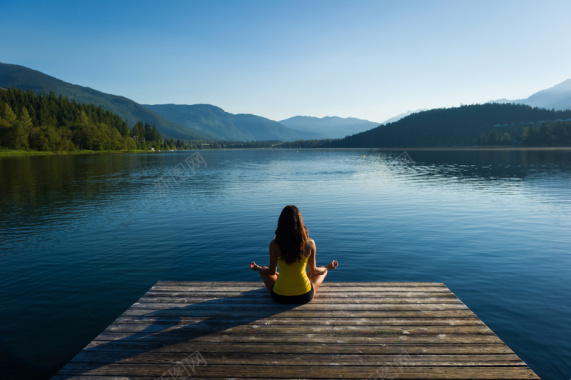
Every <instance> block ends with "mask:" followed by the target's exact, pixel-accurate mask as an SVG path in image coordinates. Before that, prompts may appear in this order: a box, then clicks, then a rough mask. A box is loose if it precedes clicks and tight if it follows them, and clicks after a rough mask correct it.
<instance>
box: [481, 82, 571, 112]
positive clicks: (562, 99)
mask: <svg viewBox="0 0 571 380" xmlns="http://www.w3.org/2000/svg"><path fill="white" fill-rule="evenodd" d="M491 103H499V104H505V103H516V104H526V105H528V106H532V107H540V108H547V109H555V110H558V111H564V110H568V109H571V79H567V80H566V81H565V82H562V83H559V84H558V85H556V86H553V87H551V88H548V89H546V90H542V91H539V92H536V93H535V94H533V95H531V96H530V97H529V98H527V99H516V100H508V99H497V100H493V101H491Z"/></svg>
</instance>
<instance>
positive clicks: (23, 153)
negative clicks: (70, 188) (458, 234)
mask: <svg viewBox="0 0 571 380" xmlns="http://www.w3.org/2000/svg"><path fill="white" fill-rule="evenodd" d="M204 150H298V151H299V150H304V151H307V150H323V151H350V150H354V151H365V150H368V151H371V150H375V151H389V152H403V151H411V152H413V151H571V146H536V147H507V146H465V147H396V148H395V147H393V148H279V147H268V148H207V149H192V151H204ZM178 151H181V152H182V151H185V150H178V149H177V150H175V152H178ZM187 151H188V150H187ZM104 153H113V154H121V153H154V154H156V153H159V154H160V153H170V151H167V150H164V151H155V152H152V151H149V150H103V151H99V150H78V151H69V152H68V151H62V152H50V151H14V150H12V151H1V150H0V157H15V156H53V155H81V154H104Z"/></svg>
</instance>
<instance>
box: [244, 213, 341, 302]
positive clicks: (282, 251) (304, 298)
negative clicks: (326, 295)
mask: <svg viewBox="0 0 571 380" xmlns="http://www.w3.org/2000/svg"><path fill="white" fill-rule="evenodd" d="M278 264H279V273H278V271H277V269H278ZM308 264H309V267H308V269H309V276H308V274H307V272H306V267H307V266H308ZM337 265H338V264H337V261H336V260H333V261H332V262H331V263H330V264H328V265H326V266H324V267H317V265H316V264H315V242H314V241H313V239H310V238H309V232H308V230H307V228H306V227H305V225H304V224H303V218H302V217H301V213H300V212H299V209H298V208H297V207H295V206H286V207H284V209H283V210H282V213H281V214H280V217H279V219H278V228H277V230H276V236H275V238H274V240H272V242H271V243H270V266H269V267H267V266H263V267H261V266H259V265H257V264H256V263H255V262H253V261H252V262H251V263H250V268H251V269H252V270H257V271H258V272H260V276H261V277H262V280H263V281H264V284H265V285H266V287H267V288H268V290H269V291H270V293H271V295H272V298H273V300H274V301H276V302H278V303H285V304H304V303H307V302H309V301H311V300H312V299H313V295H314V294H315V292H317V289H318V288H319V285H321V283H322V282H323V280H324V279H325V276H326V275H327V270H328V269H335V268H337Z"/></svg>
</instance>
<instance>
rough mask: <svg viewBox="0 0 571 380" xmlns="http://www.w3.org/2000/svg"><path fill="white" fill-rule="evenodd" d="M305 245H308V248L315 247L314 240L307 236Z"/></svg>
mask: <svg viewBox="0 0 571 380" xmlns="http://www.w3.org/2000/svg"><path fill="white" fill-rule="evenodd" d="M305 245H307V246H309V247H310V248H315V240H313V239H312V238H309V239H307V241H306V242H305Z"/></svg>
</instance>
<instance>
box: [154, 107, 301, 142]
mask: <svg viewBox="0 0 571 380" xmlns="http://www.w3.org/2000/svg"><path fill="white" fill-rule="evenodd" d="M145 107H148V108H149V109H151V110H153V111H155V112H157V113H158V114H160V115H162V116H164V117H166V118H167V119H170V120H173V121H175V122H177V123H179V124H182V125H184V126H187V127H189V128H193V129H196V130H198V131H201V132H203V133H207V134H209V135H212V136H214V137H216V138H219V139H222V140H234V141H259V140H282V141H290V140H300V139H307V138H309V137H310V135H309V134H308V133H304V132H301V131H296V130H293V129H290V128H287V127H286V126H284V125H282V124H280V123H278V122H277V121H273V120H270V119H266V118H264V117H261V116H256V115H249V114H238V115H235V114H231V113H228V112H225V111H224V110H223V109H221V108H219V107H216V106H213V105H209V104H194V105H179V104H155V105H145Z"/></svg>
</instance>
